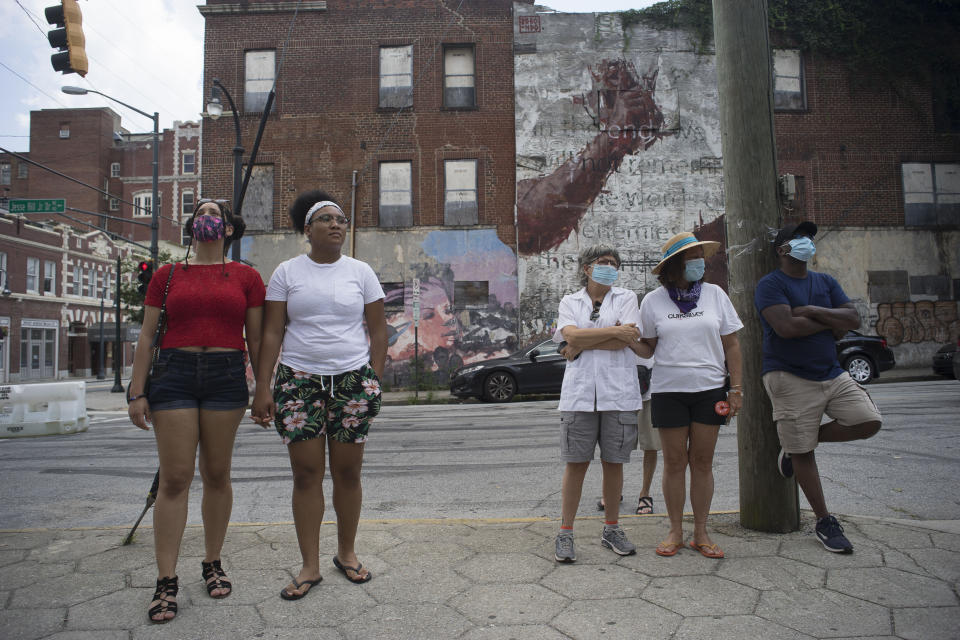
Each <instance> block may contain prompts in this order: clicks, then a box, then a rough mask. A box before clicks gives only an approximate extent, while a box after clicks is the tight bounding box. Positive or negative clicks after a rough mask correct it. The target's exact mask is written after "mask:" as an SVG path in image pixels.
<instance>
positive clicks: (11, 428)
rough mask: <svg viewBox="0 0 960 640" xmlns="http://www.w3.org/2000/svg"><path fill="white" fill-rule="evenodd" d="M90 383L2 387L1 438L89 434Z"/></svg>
mask: <svg viewBox="0 0 960 640" xmlns="http://www.w3.org/2000/svg"><path fill="white" fill-rule="evenodd" d="M86 393H87V383H86V382H84V381H82V380H80V381H75V382H50V383H37V384H13V385H0V438H21V437H25V436H51V435H62V434H66V433H77V432H78V431H86V430H87V427H88V426H89V425H88V422H89V421H88V419H87V398H86Z"/></svg>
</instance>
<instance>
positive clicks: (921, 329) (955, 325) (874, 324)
mask: <svg viewBox="0 0 960 640" xmlns="http://www.w3.org/2000/svg"><path fill="white" fill-rule="evenodd" d="M816 241H817V255H816V256H815V257H814V259H813V261H812V263H811V265H810V266H811V268H813V269H815V270H817V271H824V272H827V273H829V274H831V275H833V276H834V277H836V278H837V280H838V281H839V282H840V284H841V285H842V286H843V289H844V291H845V292H846V293H847V295H848V296H849V297H850V298H851V299H853V300H854V302H855V303H856V305H857V308H858V309H859V311H860V317H861V318H862V324H861V327H860V331H861V333H866V334H870V335H879V336H883V337H884V338H885V339H886V340H887V344H888V345H889V346H890V348H891V349H893V352H894V354H895V355H896V358H897V366H898V367H922V368H929V367H930V366H931V358H932V357H933V354H934V352H936V350H937V349H938V348H940V347H941V346H943V345H944V344H949V343H951V342H953V343H955V342H956V341H957V338H958V337H960V302H958V299H957V298H958V289H960V278H958V276H960V231H941V232H934V231H922V230H910V229H903V228H900V229H895V228H890V229H876V228H864V227H843V228H838V227H830V228H827V227H821V228H820V232H819V234H818V236H817V238H816Z"/></svg>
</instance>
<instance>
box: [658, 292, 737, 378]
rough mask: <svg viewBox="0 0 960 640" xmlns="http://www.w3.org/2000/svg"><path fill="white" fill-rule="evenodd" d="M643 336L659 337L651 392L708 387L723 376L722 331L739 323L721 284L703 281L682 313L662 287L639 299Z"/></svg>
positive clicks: (723, 333)
mask: <svg viewBox="0 0 960 640" xmlns="http://www.w3.org/2000/svg"><path fill="white" fill-rule="evenodd" d="M640 321H641V323H642V325H643V328H642V329H641V331H642V333H643V337H644V338H657V350H656V351H655V352H654V358H655V360H656V362H655V363H654V365H653V375H652V378H651V380H650V391H651V392H652V393H665V392H674V391H688V392H689V391H707V390H709V389H716V388H718V387H722V386H723V384H724V381H725V379H726V376H727V370H726V367H725V365H724V361H725V359H726V358H725V356H724V353H723V344H722V343H721V341H720V336H726V335H730V334H731V333H734V332H736V331H738V330H739V329H741V328H743V323H742V322H740V317H739V316H737V312H736V310H735V309H734V308H733V304H731V302H730V298H728V297H727V294H726V293H725V292H724V290H723V289H721V288H720V287H718V286H716V285H714V284H708V283H706V282H704V283H703V288H702V289H701V291H700V300H699V301H698V302H697V306H696V307H694V308H693V309H692V310H690V311H689V312H688V313H682V312H681V311H680V309H679V308H677V305H676V303H675V302H674V301H673V300H671V299H670V294H669V293H667V290H666V289H665V288H664V287H659V288H657V289H654V290H653V291H651V292H650V293H648V294H647V295H646V296H644V298H643V301H642V302H641V303H640Z"/></svg>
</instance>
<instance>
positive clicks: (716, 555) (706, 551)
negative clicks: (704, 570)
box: [690, 540, 723, 560]
mask: <svg viewBox="0 0 960 640" xmlns="http://www.w3.org/2000/svg"><path fill="white" fill-rule="evenodd" d="M690 548H691V549H693V550H694V551H699V552H700V554H701V555H702V556H703V557H704V558H712V559H714V560H719V559H720V558H722V557H723V551H721V550H720V547H718V546H717V545H716V544H697V543H696V542H694V541H693V540H691V541H690Z"/></svg>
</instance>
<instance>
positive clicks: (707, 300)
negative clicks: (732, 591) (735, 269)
mask: <svg viewBox="0 0 960 640" xmlns="http://www.w3.org/2000/svg"><path fill="white" fill-rule="evenodd" d="M719 246H720V243H719V242H713V241H700V240H698V239H697V237H696V236H694V235H693V234H692V233H690V232H686V231H685V232H682V233H678V234H677V235H675V236H673V237H672V238H670V240H668V241H667V243H666V244H665V245H664V246H663V259H662V260H661V261H660V263H659V264H657V266H655V267H654V268H653V273H654V274H657V275H658V276H659V280H660V283H661V285H662V286H660V287H658V288H656V289H654V290H653V291H651V292H650V293H648V294H647V295H645V296H644V297H643V302H642V303H641V304H640V320H641V325H642V327H643V328H642V331H643V339H644V342H646V343H647V344H649V345H650V347H651V348H653V350H654V354H655V355H656V362H655V363H654V365H653V374H652V377H651V382H650V385H651V387H650V390H651V392H652V398H651V419H652V422H653V426H654V428H655V429H657V430H658V431H659V433H660V442H661V443H662V446H663V449H662V452H663V499H664V502H665V503H666V505H667V515H668V516H669V518H670V531H669V533H668V534H667V537H666V539H664V540H663V542H661V543H660V544H659V545H658V546H657V549H656V553H657V555H661V556H673V555H676V554H677V552H678V551H679V550H680V549H681V548H682V547H683V545H684V540H683V505H684V503H685V502H686V475H687V467H688V466H689V468H690V504H691V506H692V507H693V539H692V540H691V541H690V547H692V548H693V549H695V550H696V551H699V552H700V553H701V554H703V555H704V556H706V557H707V558H722V557H723V551H721V550H720V547H719V546H717V544H716V543H714V542H713V540H711V539H710V534H709V533H708V532H707V515H708V514H709V513H710V503H711V502H712V501H713V453H714V449H715V448H716V445H717V437H718V436H719V433H720V426H721V425H723V424H725V423H726V421H727V417H728V414H729V415H730V416H732V415H736V413H737V410H738V409H739V408H740V404H741V402H742V398H743V396H742V392H741V389H742V387H741V384H740V376H741V362H742V361H741V356H740V343H739V341H738V340H737V331H738V330H739V329H741V328H742V327H743V323H742V322H740V318H739V317H738V316H737V312H736V311H735V310H734V308H733V305H732V304H731V303H730V298H728V297H727V294H726V293H725V292H724V290H723V289H721V288H720V287H718V286H716V285H713V284H708V283H706V282H703V273H704V267H705V262H704V258H706V257H709V256H710V255H713V254H714V253H716V251H717V248H718V247H719ZM728 372H729V375H730V389H729V391H728V390H727V388H726V377H727V373H728Z"/></svg>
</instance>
